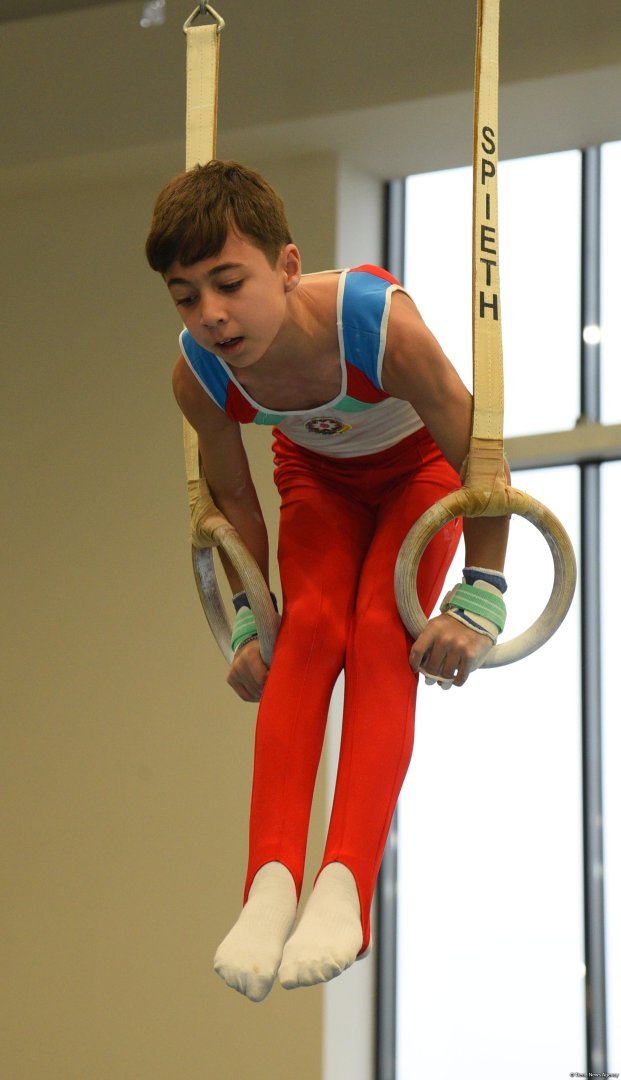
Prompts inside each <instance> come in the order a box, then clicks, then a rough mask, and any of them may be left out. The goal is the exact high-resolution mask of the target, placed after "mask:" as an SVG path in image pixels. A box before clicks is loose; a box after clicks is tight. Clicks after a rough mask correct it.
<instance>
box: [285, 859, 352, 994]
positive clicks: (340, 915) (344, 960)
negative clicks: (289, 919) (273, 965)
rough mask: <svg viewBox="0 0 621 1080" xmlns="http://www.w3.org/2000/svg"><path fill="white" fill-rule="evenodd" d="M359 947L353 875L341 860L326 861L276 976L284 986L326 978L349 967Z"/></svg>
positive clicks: (303, 983) (315, 981)
mask: <svg viewBox="0 0 621 1080" xmlns="http://www.w3.org/2000/svg"><path fill="white" fill-rule="evenodd" d="M361 948H362V924H361V920H360V902H359V900H358V889H357V888H356V881H355V878H354V876H353V874H352V873H351V871H350V870H348V869H347V867H346V866H343V864H342V863H329V865H328V866H326V867H325V868H324V869H323V870H322V871H321V874H320V875H319V877H318V878H317V883H316V885H315V888H314V889H313V891H312V893H311V895H310V897H309V900H308V903H307V905H306V908H305V910H304V914H303V916H302V918H301V919H300V922H299V925H298V927H297V929H296V931H295V933H294V934H292V936H291V938H290V939H289V941H288V942H287V944H286V946H285V951H284V953H283V958H282V964H281V965H280V971H279V973H278V977H279V979H280V982H281V983H282V985H283V986H284V987H285V989H286V990H294V989H295V988H296V987H298V986H314V985H315V984H316V983H322V982H328V981H329V980H330V979H334V978H335V977H336V976H337V975H340V974H341V972H342V971H345V969H346V968H348V967H351V965H352V964H353V962H354V960H355V959H356V957H357V956H358V953H359V952H360V949H361Z"/></svg>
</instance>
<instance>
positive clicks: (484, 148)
mask: <svg viewBox="0 0 621 1080" xmlns="http://www.w3.org/2000/svg"><path fill="white" fill-rule="evenodd" d="M499 9H500V3H499V0H478V6H477V47H476V63H475V88H474V150H473V178H472V346H473V356H472V368H473V388H474V416H473V424H472V436H471V440H470V453H469V456H468V463H467V471H466V479H465V484H466V486H468V487H478V488H483V489H484V490H487V491H492V490H493V489H494V487H495V486H496V485H497V483H498V480H499V479H500V480H501V482H503V483H504V447H503V410H504V395H503V371H502V332H501V318H500V278H499V270H498V262H499V258H498V31H499Z"/></svg>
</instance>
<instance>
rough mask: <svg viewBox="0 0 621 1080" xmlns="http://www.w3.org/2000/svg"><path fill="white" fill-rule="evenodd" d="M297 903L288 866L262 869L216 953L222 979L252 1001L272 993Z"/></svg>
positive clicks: (272, 865)
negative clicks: (239, 913)
mask: <svg viewBox="0 0 621 1080" xmlns="http://www.w3.org/2000/svg"><path fill="white" fill-rule="evenodd" d="M297 903H298V901H297V895H296V890H295V882H294V880H293V878H292V876H291V874H290V872H289V870H287V868H286V866H283V864H282V863H279V862H271V863H267V864H266V865H265V866H262V867H261V869H260V870H259V871H258V873H257V874H256V875H255V878H254V881H253V882H252V886H251V889H250V892H249V894H248V900H247V902H246V904H245V905H244V907H243V908H242V912H241V915H240V916H239V919H238V920H237V922H236V923H235V926H234V927H233V929H232V930H231V931H230V932H229V933H228V934H227V936H226V937H225V939H224V941H223V942H222V944H221V945H220V946H219V948H218V951H217V952H216V955H215V958H214V968H215V970H216V971H217V973H218V975H220V977H221V978H222V979H224V981H225V983H226V984H227V985H228V986H231V987H232V988H233V990H238V991H239V993H240V994H245V995H246V997H247V998H250V1000H251V1001H263V998H265V997H267V995H268V994H269V992H270V990H271V989H272V984H273V982H274V979H275V978H276V972H277V971H278V967H279V965H280V961H281V959H282V952H283V948H284V945H285V942H286V940H287V938H288V937H289V934H290V933H291V927H292V926H293V923H294V922H295V913H296V908H297Z"/></svg>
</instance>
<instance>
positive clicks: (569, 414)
mask: <svg viewBox="0 0 621 1080" xmlns="http://www.w3.org/2000/svg"><path fill="white" fill-rule="evenodd" d="M580 198H581V156H580V153H579V152H578V151H577V150H572V151H568V152H566V153H562V154H545V155H542V156H538V157H533V158H521V159H518V160H515V161H505V162H501V164H500V168H499V207H500V220H499V241H500V244H499V251H500V281H501V299H502V321H503V351H504V368H505V434H506V435H507V436H511V435H528V434H533V433H536V432H542V431H549V430H563V429H567V428H572V427H573V426H574V424H575V422H576V419H577V417H578V413H579V411H580V409H579V401H580V397H579V362H580V229H581V224H580V218H581V216H580ZM471 202H472V195H471V169H470V168H465V169H453V170H448V171H445V172H439V173H431V174H425V175H421V176H411V177H409V178H408V180H407V184H406V264H405V285H406V288H407V289H408V290H409V291H410V292H411V294H412V296H413V298H414V300H415V302H416V304H417V305H418V307H419V309H420V311H421V314H422V316H423V318H424V319H425V322H427V324H428V325H429V327H430V328H431V330H432V331H433V333H434V334H435V335H436V337H437V338H438V340H439V341H440V343H441V345H442V347H443V349H444V351H445V352H446V354H447V355H448V356H449V357H450V359H451V360H452V362H453V363H454V364H455V367H456V368H457V370H458V371H459V373H460V375H461V376H462V378H463V379H464V382H466V384H467V385H468V386H469V387H471V386H472V377H471V367H472V359H471V349H472V346H471V340H472V331H471V292H470V290H471V285H470V281H471V263H470V259H471V254H470V253H471V214H472V210H471Z"/></svg>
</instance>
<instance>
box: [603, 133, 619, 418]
mask: <svg viewBox="0 0 621 1080" xmlns="http://www.w3.org/2000/svg"><path fill="white" fill-rule="evenodd" d="M620 191H621V142H615V143H607V145H606V146H603V147H602V285H601V288H602V421H603V423H604V424H619V423H621V304H620V303H619V289H620V288H621V255H620V251H621V203H620V202H619V192H620Z"/></svg>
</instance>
